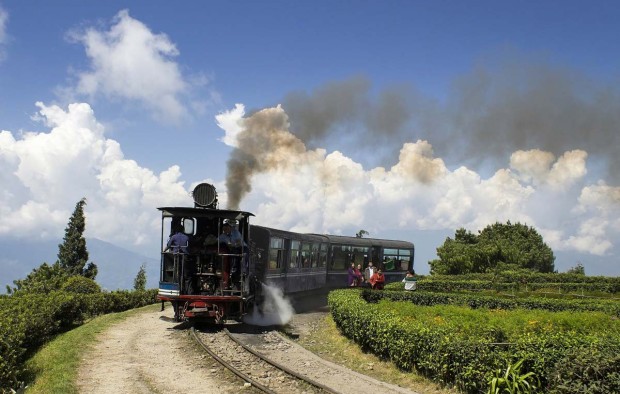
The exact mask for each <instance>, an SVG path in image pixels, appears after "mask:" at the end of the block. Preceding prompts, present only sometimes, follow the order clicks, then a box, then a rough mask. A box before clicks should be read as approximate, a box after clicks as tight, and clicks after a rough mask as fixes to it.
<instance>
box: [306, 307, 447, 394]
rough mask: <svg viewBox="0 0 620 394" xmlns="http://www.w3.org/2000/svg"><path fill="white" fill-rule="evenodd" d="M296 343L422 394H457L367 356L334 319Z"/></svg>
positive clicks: (337, 361)
mask: <svg viewBox="0 0 620 394" xmlns="http://www.w3.org/2000/svg"><path fill="white" fill-rule="evenodd" d="M297 342H298V343H299V344H300V345H302V346H303V347H305V348H306V349H308V350H310V351H312V352H314V353H316V354H318V355H319V356H321V357H322V358H324V359H326V360H329V361H332V362H334V363H336V364H340V365H344V366H346V367H348V368H350V369H352V370H354V371H357V372H359V373H362V374H365V375H368V376H371V377H374V378H376V379H379V380H382V381H384V382H387V383H392V384H395V385H398V386H401V387H405V388H408V389H410V390H413V391H416V392H418V393H420V394H456V393H458V391H457V390H455V389H449V388H442V387H440V386H439V385H437V384H436V383H433V382H431V381H430V380H428V379H426V378H424V377H423V376H420V375H418V374H416V373H415V372H404V371H401V370H399V369H398V368H396V367H395V366H394V365H393V364H392V363H390V362H386V361H382V360H380V359H379V358H377V357H376V356H374V355H372V354H369V353H364V352H363V351H362V350H361V349H360V348H359V346H358V345H357V344H355V343H354V342H353V341H351V340H349V339H348V338H346V337H344V336H342V335H341V334H340V332H339V331H338V328H337V327H336V324H335V323H334V321H333V320H332V318H331V316H327V317H326V318H325V320H324V322H323V324H321V325H319V326H318V327H316V328H315V329H314V330H313V331H312V333H311V335H308V336H303V337H300V338H298V339H297Z"/></svg>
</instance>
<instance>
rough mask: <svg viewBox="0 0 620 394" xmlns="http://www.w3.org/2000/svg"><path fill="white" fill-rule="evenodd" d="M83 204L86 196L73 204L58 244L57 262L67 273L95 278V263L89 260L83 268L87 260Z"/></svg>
mask: <svg viewBox="0 0 620 394" xmlns="http://www.w3.org/2000/svg"><path fill="white" fill-rule="evenodd" d="M84 205H86V198H82V199H81V200H80V201H78V202H77V204H75V210H74V211H73V214H72V215H71V218H69V223H68V224H67V228H66V229H65V236H64V238H63V243H62V244H60V245H58V264H60V267H61V268H62V269H63V270H65V271H66V272H67V273H68V274H69V275H82V276H86V277H88V278H91V279H95V276H96V275H97V265H96V264H94V263H92V262H91V263H90V264H89V265H88V267H87V268H86V270H85V269H84V267H85V266H86V263H87V262H88V250H87V249H86V239H85V238H84V236H83V234H84V229H85V228H86V220H85V218H84Z"/></svg>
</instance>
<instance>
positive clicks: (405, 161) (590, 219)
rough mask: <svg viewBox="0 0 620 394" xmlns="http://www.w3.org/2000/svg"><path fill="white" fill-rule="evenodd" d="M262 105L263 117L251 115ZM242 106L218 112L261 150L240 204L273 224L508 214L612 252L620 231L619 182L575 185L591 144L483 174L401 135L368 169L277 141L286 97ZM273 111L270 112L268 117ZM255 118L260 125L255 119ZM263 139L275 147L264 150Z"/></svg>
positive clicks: (468, 221) (478, 224)
mask: <svg viewBox="0 0 620 394" xmlns="http://www.w3.org/2000/svg"><path fill="white" fill-rule="evenodd" d="M257 114H260V115H259V116H260V118H258V117H257V118H254V117H255V115H257ZM243 116H244V111H243V107H242V106H241V105H237V106H236V107H235V109H234V110H231V111H229V112H226V113H224V114H222V115H220V116H219V117H218V125H219V126H220V127H221V128H222V129H224V131H225V136H224V138H223V139H222V140H223V141H224V142H225V143H226V144H228V145H230V146H233V147H236V148H237V149H240V150H243V153H244V154H248V155H250V157H252V158H253V160H256V166H255V168H254V169H253V171H254V172H253V173H252V174H253V175H251V186H252V187H251V192H250V193H249V194H248V196H247V198H245V200H244V201H243V202H242V206H243V207H244V209H249V210H255V211H256V212H255V213H256V214H257V220H258V221H259V222H260V223H261V224H264V225H267V226H274V227H279V228H284V229H293V230H298V231H309V232H331V233H342V232H346V233H349V234H351V233H352V232H351V231H357V230H359V229H360V228H365V229H367V230H370V231H371V232H372V233H375V234H376V233H381V232H382V231H385V230H390V229H393V228H395V227H400V228H402V229H416V230H420V229H421V230H442V229H450V230H455V229H457V228H459V227H465V228H467V229H469V230H472V231H476V230H481V229H482V228H484V227H486V226H487V225H489V224H492V223H495V222H506V221H511V222H513V223H515V222H521V223H525V224H527V225H529V226H533V227H535V228H537V229H540V231H541V233H543V234H545V235H546V236H548V237H549V238H548V239H546V241H547V242H548V244H549V245H550V246H551V247H552V248H554V249H556V250H573V251H580V252H587V253H591V254H601V253H609V251H610V250H611V249H612V248H613V246H614V245H613V243H614V240H615V239H617V238H618V235H619V234H620V212H618V210H617V209H618V207H619V206H620V197H618V196H620V192H618V190H620V189H614V188H609V187H608V186H606V185H598V186H589V187H585V188H584V189H583V191H582V192H581V194H579V193H580V191H579V188H576V187H573V186H575V185H576V184H577V182H583V181H584V179H585V176H586V174H587V168H586V158H587V153H586V152H585V151H582V150H574V151H567V152H565V153H564V154H562V155H561V156H560V157H559V158H558V159H556V158H555V156H554V155H553V154H551V153H549V152H545V151H541V150H531V151H517V152H514V153H513V154H512V156H511V160H510V167H511V168H500V169H498V170H497V171H496V172H495V173H494V174H493V175H492V176H490V177H488V178H482V177H481V176H480V174H477V173H476V172H475V171H472V170H470V169H468V168H465V167H460V168H457V169H455V170H450V169H448V168H447V167H446V166H445V164H444V162H443V160H442V159H441V158H438V157H434V153H433V149H432V146H431V144H430V143H429V142H428V141H422V140H418V141H417V142H415V143H405V144H403V147H402V149H401V152H400V156H399V161H398V162H397V163H395V164H394V165H393V166H392V167H391V168H390V169H385V168H382V167H377V168H370V169H365V168H363V166H362V165H361V164H360V163H357V162H356V161H354V160H353V159H351V158H349V157H346V156H344V155H343V154H342V153H340V152H332V153H327V152H326V151H325V150H318V149H317V150H306V149H305V148H303V147H302V148H300V147H299V146H298V145H295V149H294V151H293V150H290V149H289V150H286V149H285V148H286V147H290V146H292V145H288V144H282V146H276V145H277V144H276V143H274V142H275V141H277V140H281V141H286V140H287V139H286V138H285V137H286V135H287V134H290V133H289V131H288V127H289V125H288V117H287V116H286V114H285V113H284V111H283V110H282V109H281V108H279V107H278V108H273V109H271V110H270V111H267V110H263V111H260V112H258V113H256V114H253V115H252V116H250V117H248V118H243ZM268 116H273V119H272V120H271V121H267V120H265V117H268ZM255 124H260V125H261V127H260V128H252V127H253V126H252V125H255ZM265 124H269V125H270V126H269V127H267V128H265V130H267V129H268V130H270V132H269V134H266V135H265V136H264V138H266V139H268V140H269V141H270V142H271V143H270V144H263V146H262V148H261V151H260V155H258V154H256V153H255V149H256V145H260V144H261V143H260V141H257V140H256V139H257V138H260V135H261V133H262V132H264V130H263V128H264V125H265ZM246 128H251V130H249V131H248V130H246ZM248 134H249V135H251V136H252V138H253V141H254V143H253V144H251V148H248V149H247V150H244V149H245V148H244V145H243V144H239V143H238V142H239V141H238V138H249V137H248ZM275 135H279V136H280V137H279V139H275V137H274V136H275ZM290 140H292V138H290V139H289V141H290ZM265 147H267V148H269V149H272V151H271V152H269V151H268V152H265V151H264V150H265V149H266V148H265ZM279 152H280V153H281V152H286V153H287V154H286V155H282V154H279ZM293 153H294V154H293ZM274 157H277V158H278V164H277V165H273V162H271V163H270V164H271V165H265V162H264V160H265V158H272V159H273V158H274ZM283 161H285V162H286V163H285V162H283ZM256 168H261V170H256ZM565 208H567V209H565ZM613 209H616V210H615V211H613ZM601 212H605V215H606V219H605V221H601V218H602V215H601Z"/></svg>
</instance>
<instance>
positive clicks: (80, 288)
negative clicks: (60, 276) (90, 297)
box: [61, 275, 101, 294]
mask: <svg viewBox="0 0 620 394" xmlns="http://www.w3.org/2000/svg"><path fill="white" fill-rule="evenodd" d="M61 290H63V291H66V292H69V293H78V294H94V293H101V287H99V285H98V284H97V282H95V281H94V280H92V279H90V278H87V277H85V276H82V275H74V276H71V277H69V279H67V281H66V282H65V283H64V284H63V285H62V288H61Z"/></svg>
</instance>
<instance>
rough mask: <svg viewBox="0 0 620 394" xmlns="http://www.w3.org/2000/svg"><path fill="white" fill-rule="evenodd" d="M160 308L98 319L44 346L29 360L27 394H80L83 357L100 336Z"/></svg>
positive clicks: (158, 306)
mask: <svg viewBox="0 0 620 394" xmlns="http://www.w3.org/2000/svg"><path fill="white" fill-rule="evenodd" d="M159 308H161V306H160V305H159V304H154V305H149V306H145V307H142V308H138V309H133V310H130V311H126V312H121V313H111V314H108V315H104V316H99V317H97V318H95V319H93V320H91V321H90V322H88V323H86V324H84V325H82V326H80V327H78V328H76V329H74V330H71V331H68V332H66V333H64V334H61V335H59V336H58V337H56V338H55V339H54V340H53V341H51V342H49V343H47V344H46V345H45V346H43V347H42V348H41V349H40V350H39V351H38V352H37V353H36V354H35V355H34V356H33V357H32V358H31V359H30V360H28V363H27V368H28V370H29V371H31V373H32V374H33V377H34V382H32V383H31V384H30V385H29V387H28V389H27V390H26V392H27V393H29V394H30V393H45V394H49V393H63V394H65V393H66V394H71V393H77V392H78V389H77V384H76V381H77V374H78V368H79V365H80V362H81V360H82V358H83V355H84V354H85V353H86V352H87V351H88V350H89V349H91V348H92V347H93V346H94V344H95V343H96V341H97V335H98V334H99V333H101V332H102V331H104V330H106V329H107V328H109V327H110V326H112V325H113V324H115V323H118V322H120V321H122V320H124V319H126V318H127V317H129V316H132V315H134V314H137V313H143V312H152V311H155V310H158V309H159Z"/></svg>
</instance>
